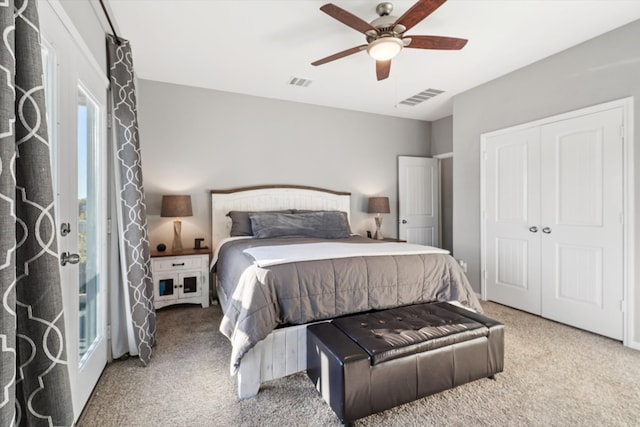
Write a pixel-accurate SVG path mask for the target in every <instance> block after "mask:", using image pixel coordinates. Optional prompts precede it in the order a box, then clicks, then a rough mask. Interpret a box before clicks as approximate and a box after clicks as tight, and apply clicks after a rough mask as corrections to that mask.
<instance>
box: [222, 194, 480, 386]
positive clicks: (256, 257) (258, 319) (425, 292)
mask: <svg viewBox="0 0 640 427" xmlns="http://www.w3.org/2000/svg"><path fill="white" fill-rule="evenodd" d="M211 203H212V245H213V247H214V248H216V251H215V253H214V258H213V261H212V269H213V270H214V272H215V278H216V280H215V283H216V289H217V293H218V299H219V301H220V304H221V306H222V309H223V313H224V316H223V320H222V322H221V325H220V331H221V332H222V333H223V334H224V335H225V336H227V337H228V338H229V339H230V341H231V345H232V354H231V361H230V370H231V373H232V374H237V376H238V397H239V398H240V399H244V398H248V397H252V396H254V395H256V394H257V392H258V390H259V388H260V384H261V383H263V382H265V381H269V380H272V379H276V378H281V377H284V376H287V375H290V374H292V373H295V372H299V371H303V370H305V369H306V325H307V324H309V323H313V322H319V321H326V320H330V319H331V318H335V317H338V316H342V315H347V314H352V313H358V312H365V311H370V310H377V309H386V308H390V307H396V306H402V305H408V304H414V303H419V302H428V301H436V300H437V301H452V300H455V301H457V302H458V303H460V304H462V305H463V306H467V307H470V308H472V309H475V310H481V307H480V305H479V303H478V300H477V297H476V295H475V293H474V292H473V291H472V289H471V287H470V285H469V283H468V281H467V279H466V277H465V275H464V273H463V272H462V270H461V269H460V267H459V266H458V264H457V263H456V261H455V260H454V259H453V258H452V257H451V256H450V255H448V253H447V252H446V251H443V250H441V249H438V248H429V247H425V246H420V245H411V244H401V243H382V242H377V241H373V240H371V239H366V238H363V237H360V236H356V235H352V234H350V233H349V231H350V230H349V212H350V211H351V201H350V193H346V192H335V191H330V190H325V189H320V188H313V187H298V186H261V187H248V188H239V189H233V190H212V191H211ZM230 213H231V214H230ZM231 217H232V218H233V219H231ZM318 221H319V222H318ZM247 224H249V225H247ZM308 224H311V226H310V227H308V228H303V227H304V226H306V225H308ZM345 224H346V225H345ZM251 225H253V230H252V228H251ZM296 227H298V228H296ZM345 227H346V230H345ZM291 229H293V230H294V231H298V230H303V229H304V230H308V234H305V233H306V232H301V233H297V232H293V233H292V232H291ZM283 230H284V231H283ZM298 234H300V235H298Z"/></svg>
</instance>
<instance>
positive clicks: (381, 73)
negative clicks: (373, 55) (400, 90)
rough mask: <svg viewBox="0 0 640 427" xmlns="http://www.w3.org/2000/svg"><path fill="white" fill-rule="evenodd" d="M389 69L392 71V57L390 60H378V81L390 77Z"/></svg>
mask: <svg viewBox="0 0 640 427" xmlns="http://www.w3.org/2000/svg"><path fill="white" fill-rule="evenodd" d="M389 71H391V60H390V59H389V60H388V61H376V76H377V77H378V81H380V80H384V79H386V78H387V77H389Z"/></svg>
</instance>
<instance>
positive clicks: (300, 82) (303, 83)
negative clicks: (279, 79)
mask: <svg viewBox="0 0 640 427" xmlns="http://www.w3.org/2000/svg"><path fill="white" fill-rule="evenodd" d="M312 82H313V80H309V79H303V78H301V77H291V78H290V79H289V84H290V85H291V86H300V87H307V86H309V85H310V84H311V83H312Z"/></svg>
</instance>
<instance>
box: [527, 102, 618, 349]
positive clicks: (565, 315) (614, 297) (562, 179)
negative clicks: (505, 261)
mask: <svg viewBox="0 0 640 427" xmlns="http://www.w3.org/2000/svg"><path fill="white" fill-rule="evenodd" d="M622 124H623V111H622V108H616V109H613V110H608V111H603V112H599V113H595V114H590V115H586V116H582V117H577V118H574V119H568V120H563V121H560V122H556V123H552V124H549V125H545V126H543V127H542V130H541V156H542V163H543V164H544V165H545V173H543V174H542V176H541V191H542V195H543V196H542V205H541V206H542V212H541V222H540V226H541V227H542V229H541V231H542V233H541V234H540V237H541V240H542V252H541V253H542V257H541V271H542V282H543V283H544V286H543V288H542V289H543V291H542V315H543V316H544V317H547V318H550V319H553V320H557V321H559V322H563V323H567V324H570V325H574V326H577V327H580V328H584V329H587V330H590V331H593V332H596V333H598V334H601V335H605V336H608V337H611V338H614V339H622V333H623V314H622V310H621V304H622V300H623V235H622V232H623V228H622V227H623V224H622V214H623V177H622V170H623V163H622V162H623V157H622V149H623V144H622V136H621V129H622Z"/></svg>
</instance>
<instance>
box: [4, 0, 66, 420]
mask: <svg viewBox="0 0 640 427" xmlns="http://www.w3.org/2000/svg"><path fill="white" fill-rule="evenodd" d="M36 6H37V2H36V1H33V0H4V1H0V34H1V35H2V38H0V354H1V356H2V359H1V361H0V362H1V365H0V425H1V426H14V425H28V426H31V425H55V426H64V425H71V424H72V423H73V407H72V401H71V389H70V385H69V372H68V368H67V359H66V344H65V342H66V341H65V330H64V315H63V310H62V293H61V288H60V269H59V264H58V262H59V261H58V246H57V245H58V243H57V240H56V223H55V218H54V209H53V200H54V199H53V184H52V175H51V164H50V160H49V159H50V146H49V143H48V140H47V122H46V114H45V99H44V92H45V91H44V84H43V76H42V58H41V50H40V33H39V22H38V11H37V9H36Z"/></svg>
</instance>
